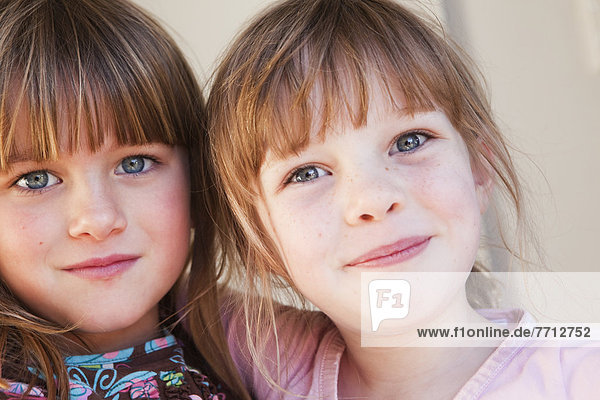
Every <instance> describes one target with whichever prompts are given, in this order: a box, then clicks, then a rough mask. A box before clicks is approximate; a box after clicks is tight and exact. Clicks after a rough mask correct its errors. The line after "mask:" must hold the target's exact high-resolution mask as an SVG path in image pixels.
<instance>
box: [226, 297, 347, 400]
mask: <svg viewBox="0 0 600 400" xmlns="http://www.w3.org/2000/svg"><path fill="white" fill-rule="evenodd" d="M238 300H239V299H238ZM227 301H231V298H229V299H227ZM234 304H237V306H233V307H232V306H231V303H229V307H228V310H227V311H226V312H224V314H223V315H224V326H225V330H226V336H227V340H228V343H229V346H230V351H231V353H232V357H233V359H234V362H235V363H236V365H237V366H238V369H239V370H240V374H241V375H242V379H243V380H244V382H245V383H246V385H247V386H248V387H249V388H250V389H251V390H252V391H253V392H254V394H255V395H256V396H258V397H259V398H279V397H280V395H281V393H282V392H280V391H279V390H278V389H274V388H273V386H272V385H271V384H269V380H268V379H267V377H265V376H264V374H263V373H261V371H260V368H259V367H257V365H256V363H254V362H253V361H252V357H251V355H250V350H249V348H248V346H247V344H248V340H247V336H246V324H245V318H244V315H243V312H241V307H240V306H239V301H237V302H236V301H234ZM275 328H276V329H275V330H273V331H270V332H263V336H262V337H260V339H261V340H260V341H259V342H262V343H263V344H264V346H263V347H262V348H261V353H260V358H261V360H264V361H265V362H264V366H265V367H266V369H267V371H262V372H267V373H268V375H269V376H270V377H271V378H273V379H274V380H275V381H278V382H279V384H280V386H282V387H283V388H285V389H286V390H287V391H289V392H291V393H293V394H296V395H305V396H306V395H313V394H317V393H323V392H324V391H325V392H327V388H323V387H322V386H323V385H326V386H329V385H335V386H337V374H338V365H339V359H340V357H341V355H342V353H343V351H344V349H345V346H344V343H343V340H342V338H341V336H340V335H339V332H338V330H337V328H336V327H335V325H334V324H333V322H331V320H330V319H329V318H328V317H327V316H326V315H325V314H323V313H321V312H318V311H303V310H298V309H296V308H294V307H289V306H283V305H278V306H277V308H276V315H275ZM322 397H323V396H321V398H322Z"/></svg>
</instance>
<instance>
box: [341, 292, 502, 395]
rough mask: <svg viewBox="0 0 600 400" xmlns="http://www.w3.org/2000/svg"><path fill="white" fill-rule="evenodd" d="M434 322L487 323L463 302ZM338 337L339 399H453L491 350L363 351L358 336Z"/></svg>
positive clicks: (395, 348)
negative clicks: (340, 353)
mask: <svg viewBox="0 0 600 400" xmlns="http://www.w3.org/2000/svg"><path fill="white" fill-rule="evenodd" d="M438 319H439V320H440V321H448V320H451V321H454V323H456V325H460V324H466V323H472V322H483V321H485V319H484V318H483V317H481V316H480V315H479V314H477V313H476V312H475V311H474V310H473V309H472V308H471V307H470V306H469V305H468V303H467V301H466V297H464V301H462V300H461V299H459V300H458V301H457V302H456V304H455V305H454V306H453V307H452V308H449V309H448V310H446V311H445V312H444V316H443V317H440V318H438ZM434 325H435V322H433V325H432V326H434ZM415 329H416V328H415ZM340 332H341V334H342V336H343V338H344V340H345V342H346V346H347V347H346V351H345V353H344V355H343V356H342V360H341V364H340V376H339V381H338V382H339V384H338V389H339V394H340V395H339V397H340V398H349V397H354V398H356V397H357V396H356V395H357V394H360V396H364V397H366V398H380V399H396V398H402V399H421V398H423V393H427V398H428V399H448V398H452V397H453V396H454V395H455V394H456V393H457V392H458V391H459V390H460V389H461V387H462V386H463V385H464V384H465V383H466V382H467V381H468V380H469V379H470V378H471V377H472V376H473V375H474V374H475V373H476V372H477V370H478V369H479V367H480V366H481V364H483V362H484V361H485V360H486V359H487V358H488V357H489V355H490V354H491V353H492V352H493V351H494V348H489V347H469V348H465V347H361V337H360V332H358V333H357V332H350V331H348V330H343V329H340ZM400 340H402V339H400ZM406 342H409V340H408V339H406ZM498 344H499V343H498ZM360 396H358V397H359V398H360Z"/></svg>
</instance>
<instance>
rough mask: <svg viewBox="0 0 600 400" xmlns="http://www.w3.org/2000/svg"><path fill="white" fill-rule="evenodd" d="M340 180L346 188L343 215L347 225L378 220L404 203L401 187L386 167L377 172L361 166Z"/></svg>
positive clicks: (395, 210) (400, 207) (404, 198)
mask: <svg viewBox="0 0 600 400" xmlns="http://www.w3.org/2000/svg"><path fill="white" fill-rule="evenodd" d="M396 178H398V177H396ZM342 179H343V181H344V182H343V185H344V186H345V187H346V189H345V190H344V192H345V193H344V197H345V199H346V200H345V201H346V206H345V210H344V213H345V215H344V218H345V220H346V223H347V224H348V225H359V224H364V223H369V222H375V221H381V220H383V219H384V218H386V216H388V215H389V214H391V213H394V212H397V211H400V210H401V209H403V208H404V206H405V203H406V194H405V192H404V189H403V188H402V185H401V183H400V182H397V181H396V180H397V179H396V180H395V179H394V177H393V176H392V173H391V172H390V171H388V170H387V169H386V168H382V169H381V171H378V172H377V171H369V172H364V169H363V171H362V172H359V173H356V174H352V175H351V176H346V177H344V178H342Z"/></svg>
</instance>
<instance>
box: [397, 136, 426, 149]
mask: <svg viewBox="0 0 600 400" xmlns="http://www.w3.org/2000/svg"><path fill="white" fill-rule="evenodd" d="M427 139H429V137H428V136H426V135H424V134H421V133H416V132H410V133H407V134H404V135H402V136H400V137H399V138H398V140H396V144H395V146H396V149H397V150H398V151H399V152H401V153H406V152H407V151H411V150H414V149H416V148H417V147H419V146H421V145H423V143H425V142H426V141H427Z"/></svg>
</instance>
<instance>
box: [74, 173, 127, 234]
mask: <svg viewBox="0 0 600 400" xmlns="http://www.w3.org/2000/svg"><path fill="white" fill-rule="evenodd" d="M69 208H70V210H69V213H70V216H71V217H70V221H69V235H70V236H71V237H73V238H91V239H94V240H104V239H106V238H108V237H110V236H111V235H114V234H116V233H118V232H122V231H123V230H124V229H125V227H126V226H127V221H126V218H125V216H124V214H123V212H122V209H121V201H120V200H119V198H118V196H116V195H115V194H114V193H113V192H112V190H111V189H110V187H109V186H108V185H107V184H105V183H101V182H94V183H93V184H87V185H82V187H79V188H78V189H77V190H76V191H75V193H74V194H73V201H72V202H71V204H69Z"/></svg>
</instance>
